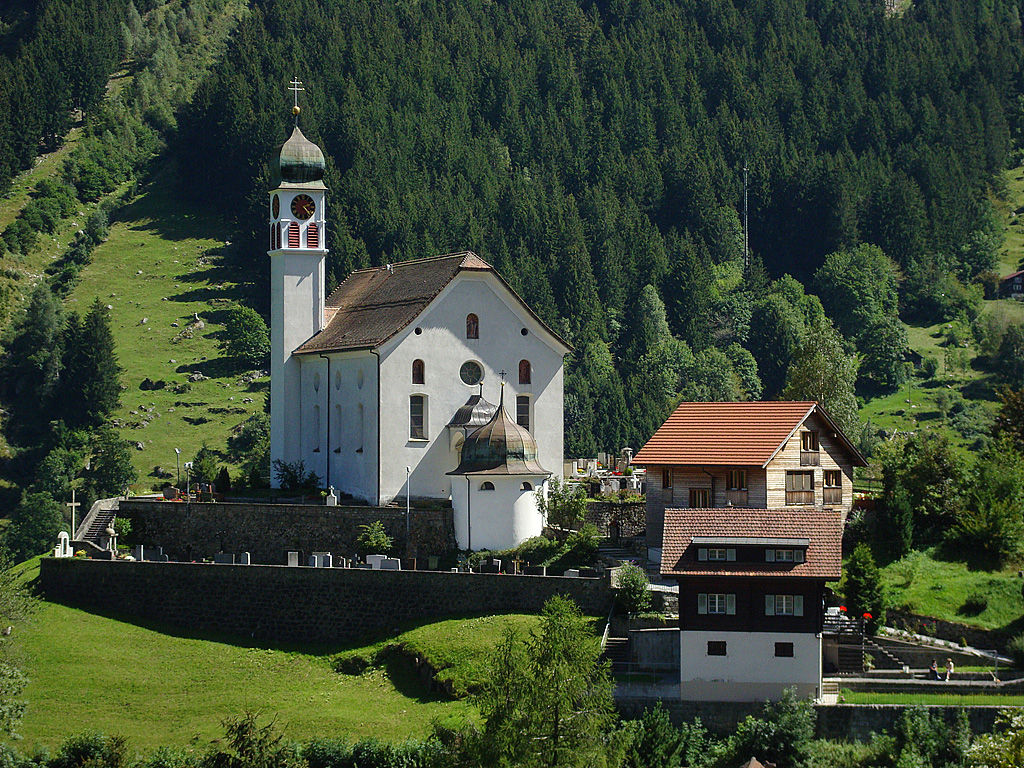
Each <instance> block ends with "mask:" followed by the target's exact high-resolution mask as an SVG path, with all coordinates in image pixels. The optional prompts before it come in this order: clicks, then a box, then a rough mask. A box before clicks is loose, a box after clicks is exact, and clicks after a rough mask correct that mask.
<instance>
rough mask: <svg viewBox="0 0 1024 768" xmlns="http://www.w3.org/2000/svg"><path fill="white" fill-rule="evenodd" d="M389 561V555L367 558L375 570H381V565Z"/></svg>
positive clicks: (368, 556) (369, 556)
mask: <svg viewBox="0 0 1024 768" xmlns="http://www.w3.org/2000/svg"><path fill="white" fill-rule="evenodd" d="M387 559H388V556H387V555H367V556H366V562H367V563H368V564H369V566H370V567H371V568H373V569H374V570H378V569H380V568H381V563H383V562H384V561H385V560H387Z"/></svg>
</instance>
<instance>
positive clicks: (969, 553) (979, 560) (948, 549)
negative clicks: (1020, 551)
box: [931, 542, 1003, 573]
mask: <svg viewBox="0 0 1024 768" xmlns="http://www.w3.org/2000/svg"><path fill="white" fill-rule="evenodd" d="M931 555H932V559H933V560H935V561H936V562H942V563H963V564H964V565H965V566H967V570H969V571H974V572H984V573H990V572H992V571H998V570H1000V569H1001V568H1002V567H1003V564H1002V563H1001V562H1000V561H999V558H997V557H996V556H995V555H992V554H990V553H988V552H984V551H982V550H980V549H978V548H977V547H970V546H964V545H963V544H960V543H956V542H944V543H942V544H940V545H938V546H937V547H935V548H934V549H933V550H932V553H931Z"/></svg>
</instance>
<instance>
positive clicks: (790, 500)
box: [786, 491, 814, 504]
mask: <svg viewBox="0 0 1024 768" xmlns="http://www.w3.org/2000/svg"><path fill="white" fill-rule="evenodd" d="M786 503H787V504H813V503H814V491H786Z"/></svg>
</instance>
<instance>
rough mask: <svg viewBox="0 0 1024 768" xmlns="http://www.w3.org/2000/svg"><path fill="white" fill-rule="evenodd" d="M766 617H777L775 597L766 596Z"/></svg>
mask: <svg viewBox="0 0 1024 768" xmlns="http://www.w3.org/2000/svg"><path fill="white" fill-rule="evenodd" d="M764 615H765V616H774V615H775V595H765V596H764Z"/></svg>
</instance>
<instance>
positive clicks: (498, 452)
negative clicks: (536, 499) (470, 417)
mask: <svg viewBox="0 0 1024 768" xmlns="http://www.w3.org/2000/svg"><path fill="white" fill-rule="evenodd" d="M504 400H505V398H504V392H502V402H501V404H500V405H499V406H498V409H497V411H495V413H494V416H492V417H491V420H490V421H488V422H487V423H486V424H484V425H483V426H482V427H479V428H478V429H476V430H474V431H473V432H471V433H470V434H469V435H468V436H467V437H466V441H465V442H464V443H463V444H462V461H461V462H459V466H458V467H456V468H455V469H454V470H453V471H451V472H449V473H448V474H449V475H550V474H551V473H550V472H548V471H547V470H546V469H544V468H543V467H542V466H541V465H540V464H538V463H537V441H536V440H534V439H533V435H531V434H530V432H529V431H528V430H527V429H525V428H524V427H521V426H519V425H518V424H516V423H515V422H514V421H512V419H510V418H509V415H508V411H506V410H505V404H504ZM463 407H465V406H463ZM460 410H461V409H460Z"/></svg>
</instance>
